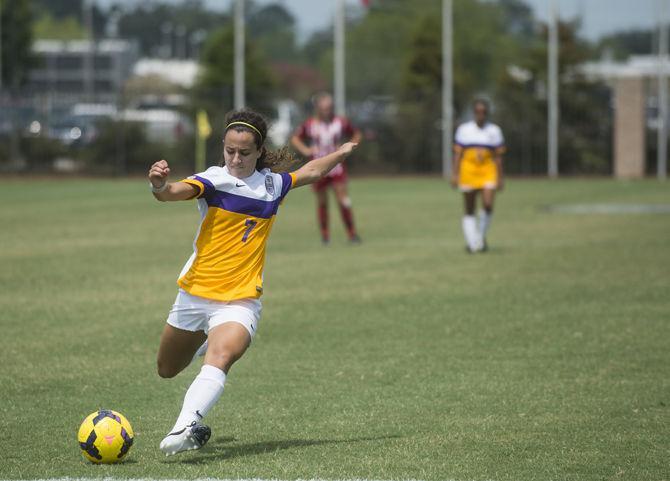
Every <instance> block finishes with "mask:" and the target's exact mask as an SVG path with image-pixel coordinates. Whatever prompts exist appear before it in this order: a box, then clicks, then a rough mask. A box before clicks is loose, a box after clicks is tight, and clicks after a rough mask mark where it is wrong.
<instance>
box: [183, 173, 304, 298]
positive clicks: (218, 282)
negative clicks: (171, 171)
mask: <svg viewBox="0 0 670 481" xmlns="http://www.w3.org/2000/svg"><path fill="white" fill-rule="evenodd" d="M293 180H294V179H293V176H292V174H287V173H282V174H274V173H272V172H270V170H269V169H265V170H263V171H262V172H258V171H254V173H253V174H252V175H251V176H249V177H247V178H245V179H238V178H237V177H234V176H232V175H230V174H229V173H228V169H227V168H226V167H210V168H209V169H207V170H206V171H205V172H203V173H201V174H197V175H194V176H191V177H189V178H187V179H184V180H182V182H186V183H188V184H191V185H194V186H196V187H197V188H198V190H199V194H198V196H197V199H198V210H199V211H200V216H201V221H200V226H199V227H198V232H197V235H196V238H195V241H194V243H193V254H192V255H191V258H190V259H189V260H188V262H186V265H185V266H184V268H183V269H182V271H181V274H180V275H179V280H178V281H177V283H178V284H179V287H181V288H182V289H184V290H185V291H186V292H188V293H189V294H192V295H194V296H199V297H204V298H207V299H214V300H218V301H232V300H236V299H244V298H258V297H260V296H261V294H262V293H263V267H264V265H265V246H266V243H267V240H268V237H269V236H270V231H271V230H272V224H273V223H274V220H275V215H276V214H277V209H278V208H279V204H280V203H281V201H282V200H283V199H284V197H285V196H286V194H287V193H288V191H289V190H290V188H291V186H292V185H293Z"/></svg>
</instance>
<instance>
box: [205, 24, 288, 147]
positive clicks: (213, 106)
mask: <svg viewBox="0 0 670 481" xmlns="http://www.w3.org/2000/svg"><path fill="white" fill-rule="evenodd" d="M233 46H234V31H233V28H232V26H227V27H222V28H220V29H218V30H215V31H214V32H213V33H211V34H210V35H209V37H208V38H207V40H206V42H205V45H204V47H203V50H202V54H201V56H200V67H201V74H200V76H199V78H198V80H197V82H196V85H195V86H194V88H193V92H192V103H193V106H194V109H195V108H205V109H206V110H207V112H208V113H209V117H210V122H211V124H212V127H213V129H214V134H213V135H212V136H210V138H209V140H208V147H209V149H208V150H209V152H216V153H217V154H216V155H217V156H219V155H220V153H221V146H220V141H221V138H220V136H219V135H217V132H221V131H222V129H223V118H224V116H225V113H226V112H227V111H229V110H230V109H232V108H233V84H234V72H233V63H234V51H233ZM245 60H246V62H245V76H246V101H247V104H248V105H250V106H253V108H254V109H255V110H257V111H260V112H261V113H264V114H266V115H268V116H271V115H272V102H273V100H274V97H275V82H274V79H273V77H272V74H271V72H270V70H269V68H268V67H267V64H266V62H265V59H264V58H263V56H262V55H261V54H260V52H259V51H258V49H256V48H255V45H254V43H253V42H246V49H245Z"/></svg>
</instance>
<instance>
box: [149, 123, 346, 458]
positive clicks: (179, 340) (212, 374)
mask: <svg viewBox="0 0 670 481" xmlns="http://www.w3.org/2000/svg"><path fill="white" fill-rule="evenodd" d="M223 135H224V137H223V161H222V164H221V165H220V166H218V167H210V168H209V169H207V170H206V171H205V172H202V173H199V174H197V175H194V176H191V177H189V178H187V179H184V180H182V181H180V182H168V175H169V173H170V167H169V165H168V163H167V162H166V161H165V160H161V161H159V162H156V163H154V164H153V165H152V166H151V169H150V171H149V181H150V183H151V189H152V191H153V193H154V196H155V197H156V199H158V200H160V201H177V200H189V199H196V198H197V199H198V209H199V210H200V216H201V220H200V225H199V227H198V230H197V234H196V239H195V242H194V245H193V247H194V252H193V255H192V256H191V258H190V259H189V260H188V262H187V263H186V265H185V266H184V269H183V270H182V272H181V274H180V276H179V280H178V285H179V293H178V294H177V298H176V300H175V303H174V306H173V307H172V310H171V311H170V314H169V316H168V319H167V324H166V325H165V327H164V330H163V334H162V336H161V341H160V347H159V349H158V374H159V375H160V376H161V377H165V378H170V377H174V376H176V375H177V374H178V373H179V372H180V371H182V370H183V369H184V368H185V367H186V366H188V365H189V363H190V362H191V360H192V359H193V357H194V355H195V353H196V351H198V349H199V348H201V347H205V346H206V354H205V359H204V364H203V366H202V369H201V371H200V373H199V374H198V376H197V377H196V378H195V380H194V381H193V383H192V384H191V386H190V387H189V389H188V391H187V392H186V396H185V397H184V403H183V406H182V409H181V412H180V413H179V416H178V418H177V421H176V422H175V424H174V427H173V428H172V429H171V430H170V432H169V434H168V435H167V436H166V437H165V439H163V441H162V442H161V444H160V448H161V450H162V451H163V452H164V453H165V454H166V455H170V454H175V453H178V452H181V451H186V450H191V449H199V448H200V447H202V446H203V445H204V444H205V443H206V442H207V441H208V440H209V437H210V434H211V431H210V429H209V427H207V426H205V425H204V424H201V420H202V419H203V417H204V416H205V415H206V414H207V413H208V412H209V410H210V409H211V408H212V407H213V406H214V404H215V403H216V402H217V400H218V399H219V397H220V396H221V394H222V393H223V386H224V383H225V381H226V376H227V375H228V372H229V370H230V367H231V366H232V365H233V363H234V362H235V361H237V360H238V359H239V358H240V357H241V356H242V355H243V354H244V352H245V351H246V350H247V348H248V347H249V344H250V343H251V340H252V338H253V336H254V334H255V332H256V331H257V329H258V322H259V320H260V313H261V303H260V300H259V298H260V296H261V294H262V292H263V277H262V276H263V267H264V263H265V246H266V243H267V240H268V237H269V235H270V230H271V228H272V224H273V223H274V220H275V215H276V213H277V210H278V208H279V204H280V203H281V201H282V200H283V198H284V197H285V196H286V195H287V194H288V192H289V190H290V189H292V188H295V187H300V186H302V185H306V184H311V183H313V182H316V181H318V180H319V179H321V178H322V177H323V176H324V175H326V174H327V173H328V172H329V171H330V170H331V169H332V168H333V167H335V166H336V165H337V164H338V163H339V162H341V161H342V160H343V159H344V158H345V157H346V156H347V155H349V153H351V151H352V149H353V148H354V147H355V146H356V144H353V143H346V144H344V145H342V147H340V148H339V149H338V150H337V151H335V152H332V153H330V154H328V155H326V156H325V157H322V158H318V159H315V160H312V161H310V162H308V163H307V164H305V165H304V166H303V167H301V168H300V169H298V170H296V171H295V172H293V173H291V174H288V173H285V172H284V173H274V172H273V171H276V170H282V168H284V167H286V164H288V163H291V161H292V159H290V156H287V155H285V154H281V155H279V154H277V153H274V152H269V151H267V150H266V149H265V147H264V145H263V144H264V141H265V139H266V136H267V125H266V122H265V121H264V119H263V118H262V117H261V116H260V115H258V114H257V113H255V112H253V111H250V110H243V111H237V112H232V113H231V114H229V115H228V118H227V122H226V128H225V130H224V134H223ZM280 152H282V151H280ZM284 152H285V151H284ZM205 341H207V342H205Z"/></svg>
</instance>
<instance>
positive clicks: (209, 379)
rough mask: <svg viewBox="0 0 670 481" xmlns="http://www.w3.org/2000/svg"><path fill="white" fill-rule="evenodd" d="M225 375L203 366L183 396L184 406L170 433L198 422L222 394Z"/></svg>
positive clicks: (206, 365)
mask: <svg viewBox="0 0 670 481" xmlns="http://www.w3.org/2000/svg"><path fill="white" fill-rule="evenodd" d="M225 382H226V374H225V373H224V372H223V371H222V370H221V369H219V368H218V367H214V366H210V365H209V364H203V366H202V369H201V370H200V374H198V375H197V376H196V377H195V379H194V380H193V382H192V383H191V386H190V387H189V388H188V391H186V396H184V404H183V405H182V408H181V412H180V413H179V417H178V418H177V422H176V423H175V424H174V427H173V428H172V429H171V430H170V432H174V431H179V430H180V429H183V428H184V427H185V426H188V425H189V424H191V423H192V422H193V421H200V420H201V419H202V418H204V417H205V416H206V415H207V413H208V412H209V411H210V409H212V407H213V406H214V405H215V404H216V401H218V400H219V398H220V397H221V394H223V385H224V384H225Z"/></svg>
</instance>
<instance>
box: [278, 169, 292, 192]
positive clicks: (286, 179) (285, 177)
mask: <svg viewBox="0 0 670 481" xmlns="http://www.w3.org/2000/svg"><path fill="white" fill-rule="evenodd" d="M280 175H281V195H280V196H279V198H280V199H283V198H284V197H286V194H288V191H289V190H291V187H292V186H293V180H294V175H293V174H289V173H286V172H282V173H281V174H280Z"/></svg>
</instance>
